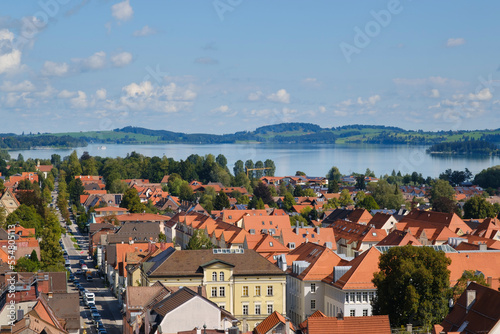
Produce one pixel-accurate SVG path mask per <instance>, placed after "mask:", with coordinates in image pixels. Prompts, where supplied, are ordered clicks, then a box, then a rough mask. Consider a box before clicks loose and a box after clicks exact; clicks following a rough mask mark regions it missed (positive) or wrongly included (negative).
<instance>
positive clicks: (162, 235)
mask: <svg viewBox="0 0 500 334" xmlns="http://www.w3.org/2000/svg"><path fill="white" fill-rule="evenodd" d="M158 242H167V236H166V235H165V233H163V232H160V234H158Z"/></svg>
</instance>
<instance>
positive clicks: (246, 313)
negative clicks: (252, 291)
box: [243, 305, 248, 315]
mask: <svg viewBox="0 0 500 334" xmlns="http://www.w3.org/2000/svg"><path fill="white" fill-rule="evenodd" d="M243 315H248V305H243Z"/></svg>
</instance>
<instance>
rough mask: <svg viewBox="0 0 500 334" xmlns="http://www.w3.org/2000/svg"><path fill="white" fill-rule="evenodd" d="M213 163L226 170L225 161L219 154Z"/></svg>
mask: <svg viewBox="0 0 500 334" xmlns="http://www.w3.org/2000/svg"><path fill="white" fill-rule="evenodd" d="M215 162H217V163H218V164H219V166H221V167H222V168H226V166H227V159H226V157H225V156H224V155H223V154H219V155H218V156H217V158H215Z"/></svg>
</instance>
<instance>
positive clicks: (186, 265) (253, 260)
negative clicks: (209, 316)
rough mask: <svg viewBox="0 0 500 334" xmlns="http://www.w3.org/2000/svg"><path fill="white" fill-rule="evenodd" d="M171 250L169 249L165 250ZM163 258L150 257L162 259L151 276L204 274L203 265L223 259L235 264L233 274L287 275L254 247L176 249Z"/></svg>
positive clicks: (157, 257)
mask: <svg viewBox="0 0 500 334" xmlns="http://www.w3.org/2000/svg"><path fill="white" fill-rule="evenodd" d="M167 251H169V249H167V250H166V251H165V252H167ZM170 252H171V254H170V255H169V256H168V257H166V258H162V254H160V255H158V256H156V257H154V258H152V259H150V260H149V261H148V262H153V263H155V260H156V261H158V259H161V262H160V263H158V264H156V265H155V266H154V267H153V268H152V269H151V270H150V271H148V275H149V276H151V277H163V276H168V277H172V276H203V269H202V265H204V264H206V263H208V262H210V261H216V260H218V261H223V262H226V263H230V264H231V265H233V266H234V268H233V275H235V276H241V275H249V276H252V275H285V273H284V272H283V271H281V270H280V269H279V268H278V267H276V266H275V265H273V264H272V263H270V262H269V261H267V260H266V259H265V258H263V257H262V256H260V255H259V254H258V253H257V252H256V251H254V250H252V249H245V250H244V253H243V254H218V253H216V254H214V252H213V250H212V249H203V250H182V251H180V250H174V251H173V252H172V251H170Z"/></svg>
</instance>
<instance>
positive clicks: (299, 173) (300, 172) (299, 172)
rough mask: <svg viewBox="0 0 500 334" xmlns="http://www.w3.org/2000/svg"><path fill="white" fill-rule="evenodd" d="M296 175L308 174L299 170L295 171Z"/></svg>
mask: <svg viewBox="0 0 500 334" xmlns="http://www.w3.org/2000/svg"><path fill="white" fill-rule="evenodd" d="M295 176H306V173H304V172H302V171H300V170H298V171H296V172H295Z"/></svg>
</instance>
